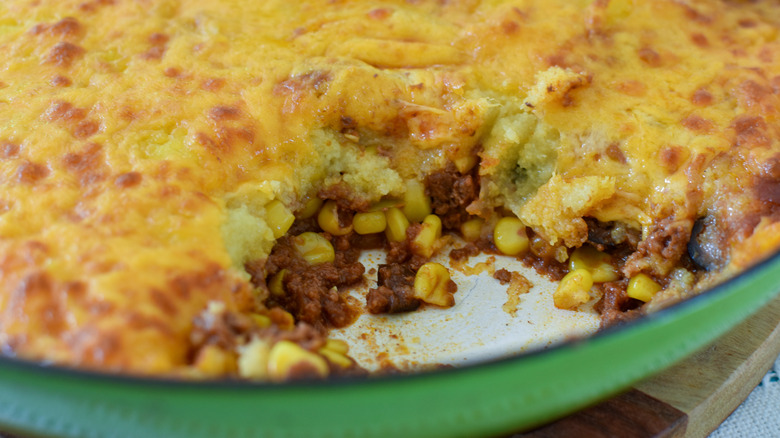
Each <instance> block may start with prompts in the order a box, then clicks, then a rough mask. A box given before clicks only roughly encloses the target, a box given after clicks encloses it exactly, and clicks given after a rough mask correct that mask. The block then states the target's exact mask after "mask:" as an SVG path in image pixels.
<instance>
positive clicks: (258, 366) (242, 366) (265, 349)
mask: <svg viewBox="0 0 780 438" xmlns="http://www.w3.org/2000/svg"><path fill="white" fill-rule="evenodd" d="M270 351H271V346H270V345H269V344H268V341H264V340H261V339H257V338H254V339H252V341H251V342H250V343H249V344H247V345H245V346H243V347H240V348H239V356H238V374H239V375H240V376H241V377H243V378H245V379H257V380H264V379H266V378H268V355H269V353H270Z"/></svg>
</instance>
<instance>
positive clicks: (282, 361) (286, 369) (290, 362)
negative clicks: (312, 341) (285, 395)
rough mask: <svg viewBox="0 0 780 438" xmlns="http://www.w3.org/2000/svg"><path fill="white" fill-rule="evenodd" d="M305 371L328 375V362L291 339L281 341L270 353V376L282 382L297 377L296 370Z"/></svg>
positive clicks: (307, 373) (308, 373) (320, 375)
mask: <svg viewBox="0 0 780 438" xmlns="http://www.w3.org/2000/svg"><path fill="white" fill-rule="evenodd" d="M302 371H305V372H306V375H307V376H309V375H314V376H316V377H327V375H328V371H329V370H328V363H327V362H325V359H323V358H322V357H320V356H318V355H317V354H315V353H312V352H310V351H308V350H304V349H303V348H301V346H299V345H298V344H295V343H293V342H290V341H279V342H277V343H276V344H274V346H273V347H272V348H271V351H270V352H269V353H268V377H270V378H271V380H274V381H277V382H281V381H285V380H289V379H290V378H292V377H295V374H294V373H296V372H302Z"/></svg>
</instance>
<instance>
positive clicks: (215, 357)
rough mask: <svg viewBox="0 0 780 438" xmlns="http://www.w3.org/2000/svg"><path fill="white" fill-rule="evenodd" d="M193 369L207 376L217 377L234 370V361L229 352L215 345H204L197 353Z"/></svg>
mask: <svg viewBox="0 0 780 438" xmlns="http://www.w3.org/2000/svg"><path fill="white" fill-rule="evenodd" d="M195 367H196V368H197V369H198V371H200V372H201V373H203V374H206V375H208V376H218V375H221V374H226V373H230V372H231V371H233V370H235V368H236V359H235V357H234V355H233V353H231V352H228V351H225V350H223V349H221V348H219V347H217V346H216V345H206V346H205V347H203V348H201V349H200V351H199V352H198V356H197V358H196V359H195Z"/></svg>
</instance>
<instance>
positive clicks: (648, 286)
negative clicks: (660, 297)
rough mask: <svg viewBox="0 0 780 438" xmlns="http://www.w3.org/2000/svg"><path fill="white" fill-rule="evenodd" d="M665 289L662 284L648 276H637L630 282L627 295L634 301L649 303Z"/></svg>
mask: <svg viewBox="0 0 780 438" xmlns="http://www.w3.org/2000/svg"><path fill="white" fill-rule="evenodd" d="M661 289H663V288H662V287H661V285H660V284H658V283H656V282H655V280H653V279H652V278H650V277H649V276H648V275H646V274H637V275H635V276H634V277H632V278H631V280H629V281H628V289H626V294H627V295H628V296H629V297H631V298H634V299H637V300H640V301H644V302H648V301H650V300H651V299H653V296H654V295H655V294H656V293H658V291H660V290H661Z"/></svg>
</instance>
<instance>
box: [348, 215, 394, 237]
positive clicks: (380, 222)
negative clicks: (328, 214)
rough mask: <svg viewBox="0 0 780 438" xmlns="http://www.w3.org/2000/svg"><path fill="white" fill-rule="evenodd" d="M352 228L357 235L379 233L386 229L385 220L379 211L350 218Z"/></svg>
mask: <svg viewBox="0 0 780 438" xmlns="http://www.w3.org/2000/svg"><path fill="white" fill-rule="evenodd" d="M352 227H353V228H354V229H355V232H356V233H358V234H373V233H381V232H382V231H384V230H385V228H387V219H386V218H385V214H384V213H383V212H381V211H367V212H365V213H357V214H356V215H355V217H354V218H352Z"/></svg>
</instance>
